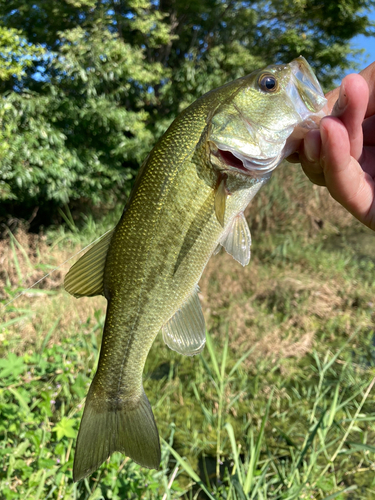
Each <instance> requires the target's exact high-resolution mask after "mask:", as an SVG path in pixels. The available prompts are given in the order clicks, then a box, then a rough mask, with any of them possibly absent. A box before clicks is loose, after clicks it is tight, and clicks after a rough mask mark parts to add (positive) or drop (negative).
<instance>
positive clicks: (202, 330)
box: [162, 287, 206, 356]
mask: <svg viewBox="0 0 375 500" xmlns="http://www.w3.org/2000/svg"><path fill="white" fill-rule="evenodd" d="M162 331H163V340H164V342H165V343H166V344H167V346H168V347H169V348H170V349H172V350H173V351H177V352H179V353H180V354H184V355H185V356H195V354H199V353H200V352H201V351H202V349H203V348H204V345H205V343H206V325H205V322H204V317H203V313H202V307H201V303H200V301H199V297H198V287H196V288H195V289H194V291H193V293H192V294H191V295H190V296H189V297H188V299H187V300H186V302H185V303H184V304H183V306H182V307H181V309H179V310H178V311H177V312H176V313H175V314H174V315H173V316H172V317H171V319H170V320H169V321H168V322H167V323H166V324H165V325H164V326H163V328H162Z"/></svg>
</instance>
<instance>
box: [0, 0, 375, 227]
mask: <svg viewBox="0 0 375 500" xmlns="http://www.w3.org/2000/svg"><path fill="white" fill-rule="evenodd" d="M373 5H374V1H373V0H337V1H336V2H330V1H328V2H327V1H325V2H324V1H321V0H281V1H280V0H268V1H265V0H259V1H254V2H246V1H245V2H244V1H235V0H234V1H232V0H191V1H189V2H186V0H185V1H183V0H128V1H125V0H95V1H94V0H54V1H53V2H50V1H47V0H35V1H33V2H28V1H27V0H21V1H19V0H18V1H15V0H0V93H1V94H2V99H1V102H0V122H1V127H0V200H1V206H2V212H3V214H4V213H5V212H7V213H12V212H13V213H20V210H21V209H22V210H23V212H22V214H23V216H25V217H26V218H27V213H29V212H30V211H31V210H32V209H33V208H35V207H41V209H42V210H47V211H48V213H53V210H54V209H55V208H56V207H58V206H60V205H62V204H65V203H74V202H75V201H77V200H80V202H82V201H87V202H89V203H91V204H99V203H107V202H109V201H111V200H112V201H114V200H116V199H118V198H121V199H122V200H123V199H124V198H125V197H126V195H127V194H128V193H129V189H130V185H131V180H132V178H133V177H134V175H135V173H136V171H137V169H138V168H139V165H140V164H141V162H142V161H143V159H144V158H145V156H146V155H147V153H148V151H149V150H150V149H151V147H152V145H153V144H154V142H155V140H156V139H157V138H158V137H159V136H160V135H161V134H162V133H163V131H164V130H165V129H166V127H167V126H168V124H169V123H170V122H171V121H172V120H173V119H174V118H175V116H176V115H177V114H178V112H179V111H181V110H182V109H183V108H184V107H186V106H187V105H188V104H190V103H191V102H192V101H193V100H195V99H196V98H197V97H198V96H199V95H201V94H203V93H204V92H206V91H208V90H210V89H211V88H214V87H217V86H219V85H221V84H223V83H225V82H226V81H229V80H231V79H234V78H237V77H239V76H242V75H244V74H246V73H249V72H250V71H252V70H253V69H255V68H256V67H260V66H263V65H265V64H269V63H274V62H281V61H289V60H291V59H292V58H294V57H296V56H298V55H300V54H302V55H304V56H305V57H306V58H307V59H308V60H309V62H310V63H311V64H312V65H313V66H314V67H315V70H316V71H317V73H318V76H319V78H320V80H321V81H322V83H323V85H325V86H326V88H327V87H329V86H331V85H332V82H333V81H334V80H335V79H336V78H338V77H340V75H341V74H342V72H343V71H344V70H346V69H347V68H348V67H349V66H350V60H349V56H350V55H351V54H353V50H352V48H351V46H350V40H351V39H352V38H353V37H354V36H355V35H357V34H359V33H362V34H370V33H372V26H371V23H370V21H369V19H368V17H367V16H366V14H365V12H366V9H369V8H371V7H372V6H373Z"/></svg>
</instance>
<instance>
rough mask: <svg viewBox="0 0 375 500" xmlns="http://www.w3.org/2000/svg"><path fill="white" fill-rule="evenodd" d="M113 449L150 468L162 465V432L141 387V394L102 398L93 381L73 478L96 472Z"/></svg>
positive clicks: (79, 438) (77, 478)
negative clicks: (119, 398) (121, 397)
mask: <svg viewBox="0 0 375 500" xmlns="http://www.w3.org/2000/svg"><path fill="white" fill-rule="evenodd" d="M114 451H120V452H122V453H125V455H127V456H128V457H130V458H132V459H133V460H134V461H135V462H137V463H138V464H139V465H142V466H143V467H148V468H149V469H158V468H159V465H160V442H159V433H158V430H157V427H156V424H155V420H154V415H153V413H152V409H151V405H150V403H149V401H148V399H147V396H146V394H145V393H144V391H143V388H142V394H141V396H140V397H139V398H137V399H134V398H131V399H122V400H118V399H116V401H113V400H109V399H107V398H103V396H101V395H100V394H97V393H96V391H95V385H94V383H93V384H92V385H91V387H90V390H89V393H88V395H87V399H86V405H85V410H84V412H83V417H82V421H81V426H80V429H79V433H78V439H77V445H76V451H75V456H74V465H73V479H74V481H78V480H80V479H83V478H84V477H86V476H88V475H89V474H91V473H92V472H94V471H95V470H96V469H97V468H98V467H99V466H100V465H101V464H102V463H103V462H104V461H105V460H106V459H107V458H108V457H109V456H110V455H111V454H112V453H113V452H114Z"/></svg>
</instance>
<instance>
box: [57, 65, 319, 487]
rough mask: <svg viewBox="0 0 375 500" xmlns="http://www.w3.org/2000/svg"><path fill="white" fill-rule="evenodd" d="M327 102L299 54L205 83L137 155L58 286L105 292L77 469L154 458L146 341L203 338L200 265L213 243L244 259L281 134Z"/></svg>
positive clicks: (186, 343) (182, 347)
mask: <svg viewBox="0 0 375 500" xmlns="http://www.w3.org/2000/svg"><path fill="white" fill-rule="evenodd" d="M275 87H276V88H275ZM296 101H298V103H297V104H296ZM324 104H325V100H324V96H323V94H322V92H321V89H320V86H319V84H318V82H317V80H316V79H315V77H314V75H313V73H312V71H311V69H310V67H309V66H308V64H307V62H306V61H305V60H304V59H303V58H298V59H297V60H295V61H293V62H292V63H290V64H289V65H278V66H270V67H268V68H266V69H265V70H262V71H257V72H254V73H252V74H251V75H248V76H246V77H243V78H240V79H238V80H236V81H234V82H231V83H229V84H227V85H225V86H223V87H221V88H219V89H216V90H213V91H211V92H209V93H208V94H206V95H204V96H203V97H201V98H200V99H198V100H197V101H196V102H195V103H193V104H192V105H191V106H190V107H188V108H187V109H186V110H185V111H183V112H182V113H181V114H180V115H179V116H178V117H177V118H176V120H175V121H174V122H173V123H172V125H171V126H170V127H169V129H168V130H167V132H166V133H165V134H164V135H163V137H162V138H161V139H160V140H159V141H158V143H157V144H156V145H155V147H154V148H153V150H152V151H151V153H150V154H149V156H148V157H147V159H146V160H145V162H144V164H143V165H142V167H141V170H140V172H139V175H138V178H137V180H136V183H135V186H134V189H133V192H132V194H131V196H130V199H129V201H128V203H127V206H126V207H125V210H124V213H123V215H122V217H121V220H120V221H119V223H118V224H117V226H116V227H115V229H114V230H113V231H111V232H110V233H108V234H107V235H106V236H105V237H104V238H103V239H102V240H101V241H100V242H99V243H98V244H96V245H95V246H94V247H92V248H91V249H90V250H89V251H88V252H87V253H86V254H85V255H84V256H83V257H82V258H81V259H80V260H79V261H78V262H77V263H76V264H75V265H74V266H73V267H72V268H71V270H70V271H69V273H68V274H67V276H66V279H65V288H66V289H67V291H69V292H70V293H71V294H73V295H74V296H76V297H81V296H92V295H98V294H103V295H104V296H105V297H106V298H107V300H108V308H107V316H106V321H105V326H104V332H103V340H102V346H101V352H100V359H99V365H98V370H97V373H96V375H95V377H94V379H93V382H92V384H91V387H90V390H89V393H88V396H87V400H86V405H85V410H84V414H83V417H82V422H81V426H80V430H79V435H78V441H77V447H76V453H75V461H74V471H73V474H74V480H75V481H77V480H79V479H81V478H83V477H85V476H87V475H88V474H90V473H91V472H93V471H94V470H96V469H97V468H98V467H99V466H100V465H101V463H102V462H103V461H104V460H106V459H107V458H108V457H109V456H110V455H111V454H112V453H113V452H114V451H120V452H123V453H125V454H126V455H128V456H130V457H131V458H132V459H133V460H135V461H136V462H137V463H139V464H140V465H143V466H145V467H149V468H158V467H159V463H160V444H159V436H158V431H157V428H156V424H155V421H154V417H153V413H152V410H151V407H150V404H149V402H148V399H147V397H146V395H145V393H144V390H143V386H142V373H143V368H144V364H145V361H146V358H147V355H148V352H149V350H150V348H151V346H152V343H153V342H154V340H155V337H156V335H157V334H158V332H159V331H160V330H162V332H163V338H164V341H165V342H166V343H167V345H168V346H169V347H170V348H172V349H174V350H176V351H177V352H180V353H181V354H185V355H194V354H197V353H199V352H200V351H201V350H202V349H203V347H204V343H205V325H204V318H203V314H202V309H201V306H200V303H199V298H198V293H197V290H198V287H197V284H198V281H199V279H200V277H201V275H202V272H203V270H204V268H205V266H206V264H207V262H208V260H209V258H210V257H211V255H212V254H213V253H214V252H215V250H216V249H217V247H218V246H219V245H222V246H224V248H225V249H226V250H227V251H228V252H229V253H231V254H232V255H233V256H234V258H235V259H236V260H238V261H239V262H240V263H241V264H243V265H246V264H247V263H248V262H249V259H250V243H251V238H250V232H249V229H248V226H247V223H246V220H245V218H244V216H243V211H244V210H245V208H246V207H247V205H248V204H249V202H250V201H251V199H252V198H253V197H254V195H255V194H256V193H257V191H258V190H259V189H260V187H261V186H262V185H263V184H264V183H265V182H266V181H267V179H268V178H269V177H270V175H271V171H272V170H273V169H274V168H275V167H276V166H277V164H278V163H280V161H281V160H282V159H283V158H284V157H285V156H286V155H287V154H290V153H291V152H293V148H294V147H295V145H293V143H292V142H291V141H290V140H289V142H288V138H289V137H290V136H291V134H292V132H293V131H294V130H295V127H296V126H297V125H300V124H301V123H303V124H305V127H309V126H310V127H311V126H316V125H314V120H315V121H316V120H317V117H319V115H318V114H317V113H318V112H319V111H320V110H321V109H322V107H323V106H324ZM306 124H307V125H306ZM304 130H305V131H306V130H307V128H305V129H304ZM300 136H301V134H300ZM300 136H299V138H300Z"/></svg>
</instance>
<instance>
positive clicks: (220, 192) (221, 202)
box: [215, 177, 227, 227]
mask: <svg viewBox="0 0 375 500" xmlns="http://www.w3.org/2000/svg"><path fill="white" fill-rule="evenodd" d="M225 183H226V178H225V177H223V179H221V181H220V184H219V186H218V188H217V190H216V194H215V214H216V218H217V220H218V221H219V223H220V225H221V226H222V227H224V218H225V205H226V201H227V191H226V188H225Z"/></svg>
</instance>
